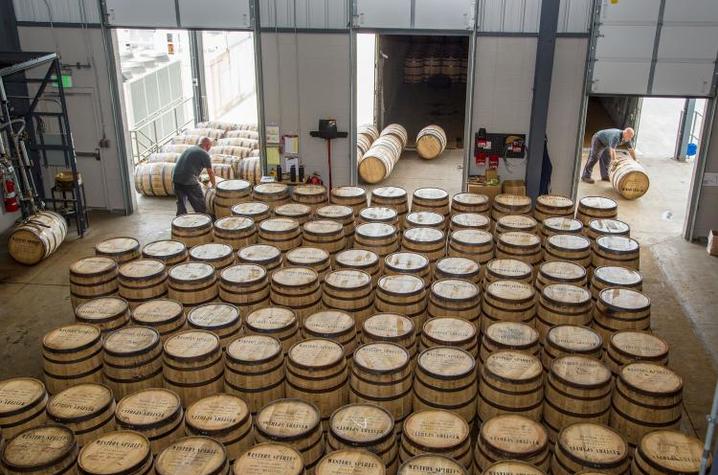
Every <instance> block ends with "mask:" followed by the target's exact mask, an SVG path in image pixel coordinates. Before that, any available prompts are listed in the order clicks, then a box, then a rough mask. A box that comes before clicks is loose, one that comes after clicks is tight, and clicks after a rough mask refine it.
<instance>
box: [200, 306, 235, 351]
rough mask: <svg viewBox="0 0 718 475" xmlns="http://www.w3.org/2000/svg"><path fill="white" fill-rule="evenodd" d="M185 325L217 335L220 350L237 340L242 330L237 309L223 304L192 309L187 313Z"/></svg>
mask: <svg viewBox="0 0 718 475" xmlns="http://www.w3.org/2000/svg"><path fill="white" fill-rule="evenodd" d="M187 325H188V326H189V328H195V329H198V330H207V331H210V332H212V333H214V334H215V335H217V336H218V337H219V343H220V345H221V346H222V349H225V348H226V347H227V345H228V344H229V343H230V342H231V341H232V340H234V339H235V338H237V337H238V336H239V335H240V333H241V330H242V320H241V319H240V316H239V309H238V308H237V307H236V306H234V305H232V304H229V303H224V302H210V303H205V304H202V305H199V306H197V307H194V308H192V309H191V310H190V311H189V312H187Z"/></svg>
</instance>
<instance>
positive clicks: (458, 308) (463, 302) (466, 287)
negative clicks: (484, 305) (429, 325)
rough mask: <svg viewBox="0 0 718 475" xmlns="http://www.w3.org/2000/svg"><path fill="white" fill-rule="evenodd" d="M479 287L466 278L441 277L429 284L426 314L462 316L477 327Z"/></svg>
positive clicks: (431, 317)
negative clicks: (441, 278)
mask: <svg viewBox="0 0 718 475" xmlns="http://www.w3.org/2000/svg"><path fill="white" fill-rule="evenodd" d="M480 314H481V288H480V287H479V286H478V285H476V284H474V283H473V282H470V281H468V280H462V279H443V280H437V281H436V282H434V283H433V284H431V290H430V292H429V303H428V305H427V316H428V318H429V319H434V318H440V317H456V318H463V319H465V320H467V321H469V322H471V323H472V324H473V325H474V326H476V328H477V329H478V328H479V316H480Z"/></svg>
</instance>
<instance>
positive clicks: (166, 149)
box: [148, 143, 192, 163]
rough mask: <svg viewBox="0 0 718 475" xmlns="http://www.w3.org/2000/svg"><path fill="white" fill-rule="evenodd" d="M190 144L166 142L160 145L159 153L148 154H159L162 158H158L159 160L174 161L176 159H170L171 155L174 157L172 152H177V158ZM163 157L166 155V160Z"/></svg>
mask: <svg viewBox="0 0 718 475" xmlns="http://www.w3.org/2000/svg"><path fill="white" fill-rule="evenodd" d="M191 146H192V144H185V143H167V144H164V145H163V146H162V148H161V149H160V153H153V154H152V155H150V157H152V156H158V155H159V156H160V157H161V158H162V160H160V162H168V163H174V162H176V161H177V159H174V160H172V157H174V154H177V158H179V156H180V155H181V154H182V152H184V151H185V150H187V149H188V148H190V147H191ZM165 154H166V155H165ZM165 157H167V160H166V159H165ZM148 160H149V159H148Z"/></svg>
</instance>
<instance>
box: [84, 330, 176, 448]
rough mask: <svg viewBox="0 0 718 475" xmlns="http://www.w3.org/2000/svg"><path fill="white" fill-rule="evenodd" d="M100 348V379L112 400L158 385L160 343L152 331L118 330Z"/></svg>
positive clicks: (160, 380) (159, 378) (155, 333)
mask: <svg viewBox="0 0 718 475" xmlns="http://www.w3.org/2000/svg"><path fill="white" fill-rule="evenodd" d="M102 349H103V369H102V373H103V379H104V382H105V384H106V385H107V386H108V387H109V388H110V389H112V392H113V393H114V395H115V399H122V398H123V397H124V396H126V395H127V394H130V393H133V392H135V391H139V390H141V389H145V388H153V387H154V388H156V387H160V386H161V385H162V341H161V340H160V332H159V331H157V330H156V329H154V328H152V327H141V326H134V325H132V326H127V327H124V328H120V329H119V330H115V331H113V332H111V333H109V334H108V335H106V336H105V339H104V341H103V343H102ZM81 444H82V442H81Z"/></svg>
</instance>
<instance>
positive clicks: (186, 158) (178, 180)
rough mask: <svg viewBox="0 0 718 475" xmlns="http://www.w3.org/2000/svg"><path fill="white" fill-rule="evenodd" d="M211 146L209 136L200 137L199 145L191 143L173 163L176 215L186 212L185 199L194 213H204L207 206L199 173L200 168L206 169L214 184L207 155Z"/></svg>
mask: <svg viewBox="0 0 718 475" xmlns="http://www.w3.org/2000/svg"><path fill="white" fill-rule="evenodd" d="M211 147H212V140H211V139H210V138H209V137H202V140H200V141H199V145H193V146H191V147H189V148H188V149H187V150H185V151H184V152H182V155H180V157H179V158H178V159H177V163H175V169H174V172H173V173H172V182H173V183H174V188H175V195H177V216H179V215H181V214H187V200H189V204H190V205H191V206H192V209H193V210H194V211H195V213H206V212H207V206H206V205H205V204H204V193H202V186H200V184H199V175H200V173H202V170H207V174H208V175H209V182H210V183H211V186H215V180H214V171H213V170H212V160H211V159H210V157H209V153H207V152H208V151H209V149H210V148H211Z"/></svg>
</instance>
